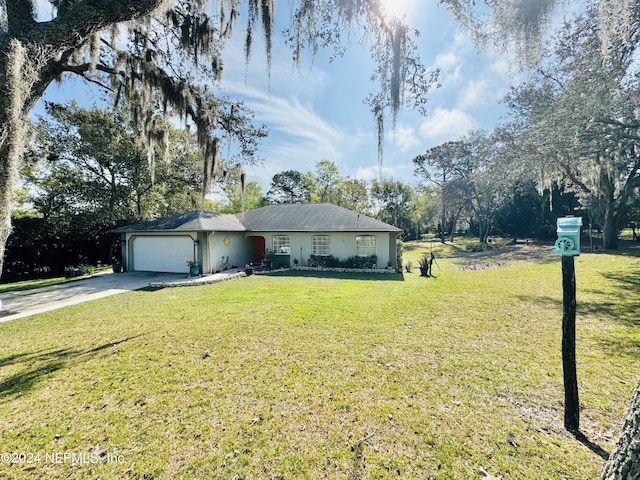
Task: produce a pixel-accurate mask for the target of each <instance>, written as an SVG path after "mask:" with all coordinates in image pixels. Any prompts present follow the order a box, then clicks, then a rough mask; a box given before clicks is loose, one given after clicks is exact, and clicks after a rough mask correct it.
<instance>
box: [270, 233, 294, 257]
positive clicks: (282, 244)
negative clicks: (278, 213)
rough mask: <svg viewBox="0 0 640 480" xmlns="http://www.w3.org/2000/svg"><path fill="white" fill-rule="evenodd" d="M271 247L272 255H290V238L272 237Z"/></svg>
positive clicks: (282, 236) (285, 236)
mask: <svg viewBox="0 0 640 480" xmlns="http://www.w3.org/2000/svg"><path fill="white" fill-rule="evenodd" d="M272 245H273V253H274V255H289V254H290V253H291V237H290V236H289V235H274V236H273V239H272Z"/></svg>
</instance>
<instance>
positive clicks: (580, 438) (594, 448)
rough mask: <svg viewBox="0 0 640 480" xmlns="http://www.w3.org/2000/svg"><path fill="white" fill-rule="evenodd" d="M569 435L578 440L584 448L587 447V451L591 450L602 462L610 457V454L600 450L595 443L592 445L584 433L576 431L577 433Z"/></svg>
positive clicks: (602, 449)
mask: <svg viewBox="0 0 640 480" xmlns="http://www.w3.org/2000/svg"><path fill="white" fill-rule="evenodd" d="M571 434H572V435H573V436H574V437H575V439H576V440H578V441H579V442H580V443H581V444H583V445H584V446H585V447H587V448H588V449H589V450H591V451H592V452H593V453H595V454H596V455H598V456H599V457H600V458H602V459H603V460H608V459H609V455H611V453H610V452H607V451H606V450H605V449H604V448H602V447H601V446H600V445H598V444H597V443H594V442H592V441H591V440H589V438H588V437H587V436H586V435H585V434H584V433H582V432H580V431H578V432H571Z"/></svg>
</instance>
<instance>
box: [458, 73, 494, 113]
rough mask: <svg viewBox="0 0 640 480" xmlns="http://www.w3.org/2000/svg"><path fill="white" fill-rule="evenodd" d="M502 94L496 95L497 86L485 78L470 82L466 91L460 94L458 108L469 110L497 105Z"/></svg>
mask: <svg viewBox="0 0 640 480" xmlns="http://www.w3.org/2000/svg"><path fill="white" fill-rule="evenodd" d="M501 96H502V94H501V93H499V92H498V93H496V85H495V83H492V82H490V81H488V80H487V79H485V78H479V79H475V80H470V81H469V82H467V85H466V87H465V89H464V90H462V91H461V92H460V99H459V100H458V108H460V109H467V108H473V107H479V106H482V105H492V104H495V103H496V102H497V101H498V100H499V99H500V97H501Z"/></svg>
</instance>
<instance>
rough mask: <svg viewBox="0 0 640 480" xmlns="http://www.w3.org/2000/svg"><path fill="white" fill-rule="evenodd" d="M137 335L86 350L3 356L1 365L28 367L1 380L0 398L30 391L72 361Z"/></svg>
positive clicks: (64, 349) (89, 355) (79, 361)
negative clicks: (23, 365)
mask: <svg viewBox="0 0 640 480" xmlns="http://www.w3.org/2000/svg"><path fill="white" fill-rule="evenodd" d="M137 336H139V335H136V336H133V337H127V338H124V339H122V340H118V341H116V342H107V343H103V344H101V345H98V346H95V347H93V348H89V349H85V350H74V349H68V348H63V349H56V350H52V351H48V352H46V351H45V350H44V349H42V350H38V351H36V352H32V353H20V354H15V355H10V356H8V357H5V358H2V359H0V367H3V366H8V365H17V364H25V365H26V368H25V369H23V370H22V371H21V372H18V373H15V374H13V375H11V376H9V377H7V378H5V379H3V380H0V400H2V399H4V398H7V397H11V396H13V395H19V394H22V393H25V392H27V391H29V390H30V389H32V388H33V386H34V385H35V384H36V383H37V382H38V380H40V379H41V378H43V377H46V376H47V375H51V374H52V373H54V372H56V371H58V370H61V369H62V368H64V367H66V366H71V365H70V363H71V362H75V363H82V362H86V361H88V360H90V359H91V358H92V357H94V356H95V355H97V354H98V353H100V352H102V351H104V350H106V349H108V348H111V347H114V346H116V345H120V344H121V343H124V342H128V341H129V340H132V339H134V338H136V337H137Z"/></svg>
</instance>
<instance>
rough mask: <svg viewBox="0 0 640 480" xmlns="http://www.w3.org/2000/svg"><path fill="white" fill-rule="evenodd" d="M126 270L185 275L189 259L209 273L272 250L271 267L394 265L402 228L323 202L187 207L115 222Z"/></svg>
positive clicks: (260, 256)
mask: <svg viewBox="0 0 640 480" xmlns="http://www.w3.org/2000/svg"><path fill="white" fill-rule="evenodd" d="M115 232H117V233H119V234H120V237H121V249H122V263H123V266H124V268H125V269H126V270H127V271H136V270H138V271H154V272H176V273H188V272H189V267H188V265H187V262H188V261H195V262H198V264H199V265H200V271H201V273H209V272H211V271H213V270H215V269H216V267H217V266H218V267H219V265H220V263H219V262H221V261H226V260H227V257H228V265H229V266H237V267H244V265H245V264H247V263H251V262H259V261H261V260H262V259H263V258H264V257H265V252H267V251H268V250H269V251H272V252H274V266H293V264H294V259H297V260H298V263H299V264H300V265H306V263H307V261H308V259H309V258H311V256H312V255H313V256H316V257H321V256H329V255H332V256H333V257H337V258H348V257H357V256H370V255H376V257H377V267H378V268H384V267H386V266H387V265H388V263H389V262H390V263H391V264H392V265H393V266H395V264H396V238H397V237H398V235H399V234H400V232H401V230H400V229H399V228H396V227H394V226H393V225H389V224H387V223H384V222H380V221H378V220H375V219H373V218H370V217H367V216H365V215H361V214H359V213H356V212H352V211H351V210H347V209H345V208H342V207H339V206H337V205H333V204H330V203H303V204H280V205H269V206H266V207H262V208H257V209H255V210H250V211H248V212H245V213H242V214H235V215H233V214H220V213H215V212H204V211H201V210H194V211H191V212H188V213H184V214H179V215H173V216H171V217H167V218H161V219H158V220H153V221H149V222H143V223H138V224H134V225H129V226H126V227H122V228H119V229H117V230H115Z"/></svg>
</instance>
